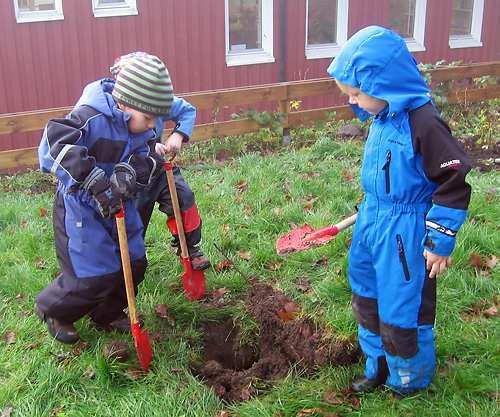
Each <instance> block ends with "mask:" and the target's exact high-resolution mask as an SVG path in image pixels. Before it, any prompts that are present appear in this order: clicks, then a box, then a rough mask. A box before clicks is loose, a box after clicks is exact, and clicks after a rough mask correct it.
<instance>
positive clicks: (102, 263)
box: [35, 55, 173, 343]
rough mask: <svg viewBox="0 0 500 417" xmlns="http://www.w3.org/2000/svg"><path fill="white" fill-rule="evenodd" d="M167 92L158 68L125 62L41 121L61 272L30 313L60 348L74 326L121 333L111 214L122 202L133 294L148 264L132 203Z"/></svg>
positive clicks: (168, 103) (122, 295)
mask: <svg viewBox="0 0 500 417" xmlns="http://www.w3.org/2000/svg"><path fill="white" fill-rule="evenodd" d="M172 101H173V90H172V83H171V81H170V76H169V74H168V71H167V69H166V68H165V65H164V64H163V62H162V61H161V60H160V59H158V58H157V57H155V56H152V55H145V56H142V57H137V58H134V59H133V60H131V62H130V64H129V65H128V66H127V68H125V69H124V70H123V71H121V73H120V74H119V75H118V77H117V78H116V81H115V80H112V79H101V80H98V81H95V82H93V83H91V84H89V85H87V86H86V87H85V89H84V91H83V94H82V96H81V98H80V99H79V100H78V102H77V104H76V105H75V107H74V108H73V110H72V111H71V113H70V114H69V115H68V116H67V117H66V118H65V119H53V120H50V121H49V122H48V124H47V126H46V128H45V131H44V133H43V137H42V140H41V142H40V146H39V149H38V153H39V160H40V167H41V169H42V171H43V172H52V173H54V174H55V175H56V176H57V178H58V180H59V182H58V188H57V192H56V196H55V202H54V210H53V224H54V238H55V245H56V254H57V258H58V260H59V264H60V268H61V272H60V273H59V275H58V276H57V277H56V279H55V280H54V281H53V282H52V283H51V284H49V285H48V286H47V287H46V288H45V289H44V290H43V291H42V292H41V293H40V294H39V295H38V297H37V300H36V304H35V311H36V313H37V315H38V316H39V317H40V318H41V319H42V320H43V321H45V322H46V324H47V327H48V331H49V333H50V334H51V335H52V336H53V337H54V338H55V339H57V340H59V341H60V342H63V343H74V342H76V341H77V340H78V339H79V335H78V332H77V331H76V329H75V327H74V322H76V321H77V320H79V319H80V318H82V317H83V316H85V315H87V314H88V315H89V316H90V318H91V320H92V322H93V323H94V324H95V325H96V326H97V327H98V328H107V329H115V330H118V331H129V330H130V323H129V320H128V317H127V316H126V314H125V313H124V311H123V310H124V308H125V307H126V305H127V299H126V292H125V285H124V279H123V271H122V268H121V261H120V249H119V244H118V236H117V231H116V223H115V219H114V215H115V214H116V213H117V212H118V210H119V209H120V207H121V204H122V203H121V201H123V205H124V209H125V220H126V228H127V235H128V243H129V251H130V259H131V263H132V273H133V278H134V284H135V287H136V288H135V290H136V291H137V285H138V284H139V283H140V282H141V281H142V280H143V278H144V273H145V271H146V266H147V261H146V256H145V250H144V239H143V227H142V221H141V218H140V215H139V212H138V210H137V208H136V207H135V205H134V202H133V200H131V198H133V197H134V194H135V192H136V182H137V183H143V184H147V183H148V181H149V179H150V178H152V177H153V176H154V174H155V171H156V172H159V170H161V169H162V166H161V164H158V163H157V161H156V159H155V158H154V155H153V154H154V152H153V154H152V153H151V151H150V142H151V141H152V140H154V139H155V137H156V133H155V130H154V129H155V126H156V119H157V118H158V116H160V115H164V114H168V113H169V112H170V109H171V107H172Z"/></svg>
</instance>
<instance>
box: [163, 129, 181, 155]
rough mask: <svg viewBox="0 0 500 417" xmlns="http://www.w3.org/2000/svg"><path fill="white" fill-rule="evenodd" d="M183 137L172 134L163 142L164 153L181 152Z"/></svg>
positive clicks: (176, 133)
mask: <svg viewBox="0 0 500 417" xmlns="http://www.w3.org/2000/svg"><path fill="white" fill-rule="evenodd" d="M182 140H183V137H182V135H181V134H180V133H178V132H174V133H172V134H171V135H170V136H169V137H168V139H167V140H166V141H165V152H167V153H171V154H177V153H179V152H180V151H181V147H182Z"/></svg>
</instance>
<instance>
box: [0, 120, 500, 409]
mask: <svg viewBox="0 0 500 417" xmlns="http://www.w3.org/2000/svg"><path fill="white" fill-rule="evenodd" d="M327 130H328V129H327ZM327 130H326V133H325V131H321V132H318V131H314V130H312V129H308V130H307V129H304V130H301V131H297V132H295V135H298V136H300V135H302V136H301V137H302V139H303V142H302V145H301V146H292V147H290V148H287V149H284V148H279V147H278V146H275V145H273V146H274V148H278V149H279V150H278V151H277V152H257V151H255V152H251V150H252V149H255V147H254V146H253V145H252V146H250V145H249V144H247V145H246V147H244V148H243V147H242V145H241V143H238V144H237V145H234V143H233V144H232V145H231V143H230V142H224V141H220V142H216V143H214V144H212V145H211V146H205V147H202V146H200V147H199V148H198V149H197V148H193V149H190V150H187V152H185V154H184V161H183V165H184V166H185V170H184V175H185V177H186V179H187V181H188V182H189V184H190V185H191V186H192V188H193V189H194V191H195V194H196V197H197V202H198V205H199V210H200V213H201V214H202V218H203V236H204V238H203V248H204V250H205V251H206V252H207V253H208V255H209V256H210V258H211V260H212V262H213V264H214V265H216V264H217V263H218V262H219V261H221V260H223V259H224V258H223V257H222V256H221V254H220V253H219V251H218V250H216V248H215V247H214V243H216V244H217V245H218V246H220V247H222V248H223V250H224V251H225V253H226V254H227V256H228V257H230V258H231V260H232V261H233V262H234V264H235V266H236V267H237V269H238V270H239V271H237V270H236V269H234V268H233V269H229V270H225V271H223V272H216V271H215V270H214V269H211V270H209V271H208V272H207V274H206V276H207V282H208V286H209V290H213V289H216V288H220V287H225V288H227V289H228V290H229V292H228V293H226V295H225V297H226V298H228V299H229V300H233V301H234V305H233V306H232V307H227V308H225V309H220V310H218V309H206V308H202V307H201V306H200V305H198V304H197V303H189V302H187V301H186V300H185V298H184V297H183V295H182V294H181V292H180V290H179V282H180V276H181V273H182V269H181V266H180V264H179V262H178V261H177V260H176V257H175V255H174V254H173V252H172V251H171V250H170V248H169V244H170V235H169V233H168V231H167V230H166V228H165V217H164V216H163V215H162V214H161V213H160V212H158V211H157V210H155V214H154V216H153V219H152V224H151V227H150V229H149V230H148V235H147V237H146V243H147V253H148V259H149V262H150V266H149V269H148V271H147V274H146V280H145V282H144V283H143V284H141V287H140V290H141V291H140V294H139V296H138V300H137V303H138V308H139V309H140V310H141V311H142V312H143V314H144V318H145V327H146V328H147V329H148V330H149V331H150V332H151V333H156V334H157V339H158V340H156V341H154V342H153V350H154V359H153V364H152V369H151V371H150V372H149V374H148V375H147V376H146V377H144V378H139V379H137V378H135V377H134V376H133V375H131V373H130V371H129V368H131V367H132V366H136V363H135V358H132V359H130V360H129V361H128V362H126V363H124V364H122V363H118V362H109V361H106V360H105V359H104V357H103V355H102V347H103V345H104V344H105V343H106V342H107V341H109V340H111V339H116V338H118V339H120V340H124V341H127V342H129V343H130V346H131V348H132V350H133V345H132V339H131V337H127V336H122V335H120V336H118V335H116V334H111V333H101V332H98V331H97V330H95V329H94V328H92V327H91V326H90V325H89V323H88V321H87V320H86V319H84V320H81V321H80V322H78V323H77V328H78V330H79V331H80V333H81V335H82V338H83V339H84V340H85V341H87V342H88V344H89V345H88V347H87V349H84V350H83V351H79V350H78V351H75V350H74V349H73V348H72V347H71V346H70V347H67V346H64V345H61V344H59V343H58V342H55V341H54V340H53V339H52V338H51V337H50V336H48V334H47V331H46V327H45V325H43V324H42V323H40V322H39V321H38V319H37V318H36V316H35V315H34V314H32V307H33V303H34V300H35V296H36V295H37V293H38V292H39V291H40V290H41V289H42V288H43V287H44V286H45V285H46V284H47V283H48V282H49V281H50V280H51V279H52V278H53V276H54V275H55V274H56V272H57V271H58V264H57V260H56V257H55V250H54V243H53V235H52V222H51V208H52V199H53V191H52V188H51V186H50V181H49V179H50V176H49V175H41V174H39V173H37V172H30V173H26V174H22V175H21V174H20V175H17V176H13V177H2V178H1V179H0V181H1V182H2V184H1V187H0V191H1V192H0V415H1V416H2V417H7V416H11V417H18V416H25V417H35V416H37V417H38V416H47V417H48V416H51V417H83V416H100V417H104V416H120V417H123V416H137V417H138V416H141V417H142V416H148V417H150V416H161V417H167V416H172V417H174V416H176V417H181V416H185V417H187V416H193V417H194V416H196V417H202V416H207V417H213V416H217V415H219V413H220V412H221V411H222V410H228V411H229V413H230V415H231V416H246V417H255V416H269V417H292V416H293V417H295V416H300V415H302V416H335V415H336V414H338V415H340V416H344V417H347V416H351V417H353V416H381V417H382V416H384V417H386V416H415V417H417V416H418V417H423V416H443V417H444V416H446V417H452V416H454V417H465V416H477V417H479V416H484V417H491V416H494V415H498V414H499V413H498V409H499V407H498V401H499V397H498V390H499V373H500V363H499V362H500V352H499V346H500V344H499V342H498V341H499V326H498V318H497V317H493V318H487V317H485V316H484V315H483V314H482V312H483V311H484V310H486V309H488V308H490V307H492V306H494V302H495V301H496V299H495V298H496V297H497V296H498V294H499V293H500V291H499V273H498V266H497V267H494V268H493V269H489V268H485V270H484V271H482V272H481V271H476V270H475V268H474V267H473V266H472V265H471V263H470V261H469V258H470V255H471V254H478V255H481V256H483V257H484V259H490V258H491V257H492V256H493V255H497V256H498V255H499V254H498V252H499V248H500V233H499V219H500V204H499V203H500V201H499V200H500V199H499V195H498V192H499V191H498V190H499V186H500V175H499V174H498V171H492V172H489V173H479V172H477V171H473V172H472V173H471V174H470V175H469V177H468V178H469V181H470V183H471V184H472V187H473V196H472V202H471V205H470V214H469V219H468V222H467V223H466V224H465V225H464V227H463V228H462V230H461V231H460V233H459V236H458V242H457V248H456V250H455V252H454V255H453V265H452V267H451V268H450V269H449V271H448V272H447V273H446V274H445V275H444V276H442V277H440V278H439V284H438V313H437V320H436V334H437V356H438V372H437V375H436V377H435V379H434V383H433V384H432V386H431V387H430V388H429V389H428V390H427V391H425V392H422V393H418V394H415V395H413V396H411V397H408V398H405V399H402V400H397V399H395V398H394V397H393V396H392V395H390V394H389V393H387V392H384V391H378V392H376V393H371V394H366V395H363V396H360V403H359V404H356V403H351V402H347V403H344V404H340V405H337V404H332V401H330V402H329V401H328V400H329V397H328V393H329V392H332V391H341V390H342V389H345V388H347V387H348V385H349V382H350V380H351V378H352V377H353V376H354V375H356V374H358V373H359V372H360V371H361V370H362V365H361V363H360V364H356V365H354V366H352V367H333V366H330V367H324V368H322V369H319V370H318V371H317V372H316V373H314V374H313V375H300V374H298V373H295V372H292V373H290V374H289V375H288V376H287V377H286V378H285V379H283V380H281V381H279V382H278V383H276V384H275V386H274V387H273V388H271V389H268V390H265V391H263V392H262V394H261V395H260V396H258V397H257V398H253V399H251V400H249V401H247V402H244V403H240V404H235V405H227V404H224V403H222V402H221V401H220V400H219V399H218V398H217V397H216V395H215V394H214V393H213V392H212V391H211V390H210V389H209V388H208V387H206V386H205V385H204V384H203V383H202V382H200V381H199V380H197V379H196V378H195V377H193V376H192V375H191V373H190V372H189V363H190V361H192V360H193V359H196V358H198V357H199V355H200V337H201V334H200V331H199V328H200V325H201V324H202V323H204V322H206V321H208V320H216V319H217V318H220V317H222V316H224V315H226V316H227V315H228V314H231V315H234V316H235V317H240V318H241V321H242V322H243V323H245V319H246V318H248V317H245V312H244V311H242V308H241V306H242V304H241V301H240V300H242V299H243V298H244V294H245V288H246V278H245V277H250V276H256V277H258V278H259V279H261V280H264V281H266V282H269V283H272V284H273V285H274V286H275V287H277V288H279V289H281V290H282V291H284V292H285V293H286V294H287V295H289V296H290V297H292V298H294V299H295V300H296V301H297V302H298V303H299V304H300V305H301V306H302V308H303V312H302V313H301V314H304V315H307V316H310V317H311V318H312V319H313V320H314V321H316V322H317V323H318V324H319V325H322V326H324V327H325V328H326V329H327V331H328V332H332V333H336V334H341V335H344V336H350V335H353V334H355V332H356V324H355V321H354V318H353V316H352V314H351V310H350V291H349V286H348V283H347V278H346V267H347V260H346V255H347V250H348V243H349V242H348V239H349V238H350V231H347V232H343V234H342V235H340V236H339V237H338V238H337V239H336V240H334V241H332V242H331V243H330V244H329V245H326V246H323V247H320V248H317V249H314V250H310V251H306V252H302V253H298V254H294V255H290V256H288V257H286V258H279V257H278V256H277V255H276V254H275V247H274V245H275V240H276V238H277V237H278V236H279V235H281V234H283V233H285V232H287V231H288V230H290V228H291V227H293V225H294V224H302V223H304V222H307V223H309V224H311V225H312V226H315V227H319V226H325V225H328V224H330V223H333V222H335V221H337V220H339V219H341V218H342V217H343V216H345V215H346V214H349V213H351V212H352V211H353V209H354V205H355V203H356V199H357V197H358V195H359V193H360V186H359V183H358V178H359V167H360V165H361V155H362V143H360V142H356V141H345V140H339V141H334V140H332V139H329V138H328V136H330V135H329V134H328V131H327ZM311 132H312V133H311ZM260 139H262V137H260ZM304 143H306V146H304V145H303V144H304ZM267 145H269V146H267V148H266V149H268V150H269V149H270V148H273V146H271V145H272V143H271V144H270V143H268V144H267ZM224 146H228V147H231V146H232V151H234V148H235V147H237V148H238V149H237V151H238V152H240V151H241V153H240V154H239V156H237V157H236V158H234V159H227V160H225V161H224V162H223V163H222V162H220V161H217V160H215V159H214V157H213V156H214V155H215V154H218V153H219V154H220V152H224ZM199 160H203V161H204V162H203V163H201V162H199ZM48 184H49V187H47V185H48ZM38 188H41V189H42V191H44V190H45V191H44V192H41V193H39V192H37V191H36V190H37V189H38ZM96 250H98V248H96ZM299 278H304V279H307V280H308V281H309V282H310V284H311V287H312V288H311V290H310V291H308V292H305V293H304V292H303V291H301V290H300V288H298V287H297V284H296V282H297V280H298V279H299ZM158 303H164V304H167V305H168V306H169V309H170V313H171V315H172V317H173V318H174V319H175V323H173V324H170V323H167V321H165V320H162V319H161V318H159V317H157V316H156V314H155V312H154V308H155V305H156V304H158ZM472 305H476V308H475V309H474V308H472V309H471V308H470V306H472ZM467 312H469V313H467ZM243 326H245V325H243ZM248 326H250V328H251V326H252V323H251V320H250V321H249V323H248ZM325 394H327V395H326V396H325ZM314 410H315V411H316V413H314ZM300 413H302V414H300ZM328 413H331V414H328Z"/></svg>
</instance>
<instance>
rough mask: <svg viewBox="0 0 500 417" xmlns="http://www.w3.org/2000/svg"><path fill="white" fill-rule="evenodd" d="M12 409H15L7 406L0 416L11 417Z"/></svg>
mask: <svg viewBox="0 0 500 417" xmlns="http://www.w3.org/2000/svg"><path fill="white" fill-rule="evenodd" d="M12 411H14V409H13V408H12V407H6V408H4V409H3V410H2V414H0V417H10V415H11V414H12Z"/></svg>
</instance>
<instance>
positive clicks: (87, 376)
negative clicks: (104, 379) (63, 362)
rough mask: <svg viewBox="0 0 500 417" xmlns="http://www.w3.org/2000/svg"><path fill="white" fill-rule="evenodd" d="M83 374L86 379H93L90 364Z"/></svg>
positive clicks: (93, 373) (93, 374) (93, 375)
mask: <svg viewBox="0 0 500 417" xmlns="http://www.w3.org/2000/svg"><path fill="white" fill-rule="evenodd" d="M83 376H84V377H85V378H87V379H94V378H95V371H94V370H93V369H92V367H91V366H88V367H87V369H85V371H84V372H83Z"/></svg>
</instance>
